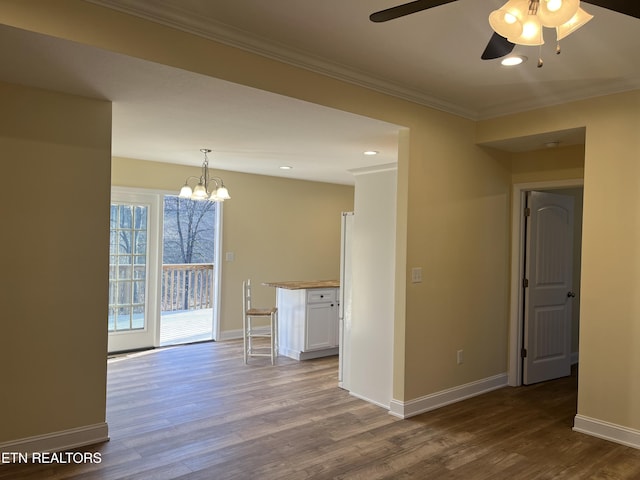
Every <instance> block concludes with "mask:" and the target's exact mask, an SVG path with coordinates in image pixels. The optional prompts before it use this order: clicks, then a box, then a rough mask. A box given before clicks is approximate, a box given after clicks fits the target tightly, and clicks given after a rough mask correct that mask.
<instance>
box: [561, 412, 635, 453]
mask: <svg viewBox="0 0 640 480" xmlns="http://www.w3.org/2000/svg"><path fill="white" fill-rule="evenodd" d="M573 430H574V431H575V432H580V433H584V434H586V435H591V436H592V437H598V438H602V439H604V440H609V441H610V442H615V443H620V444H622V445H626V446H627V447H633V448H637V449H640V430H634V429H633V428H628V427H623V426H622V425H616V424H615V423H609V422H605V421H603V420H598V419H596V418H590V417H586V416H584V415H576V416H575V418H574V423H573Z"/></svg>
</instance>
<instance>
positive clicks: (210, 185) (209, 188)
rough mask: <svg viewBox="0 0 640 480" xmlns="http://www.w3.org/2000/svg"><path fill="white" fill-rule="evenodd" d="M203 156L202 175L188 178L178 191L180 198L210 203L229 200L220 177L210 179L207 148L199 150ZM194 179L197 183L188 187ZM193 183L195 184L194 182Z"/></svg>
mask: <svg viewBox="0 0 640 480" xmlns="http://www.w3.org/2000/svg"><path fill="white" fill-rule="evenodd" d="M200 151H201V152H202V153H203V154H204V161H203V162H202V175H200V178H198V177H193V176H192V177H188V178H187V179H186V180H185V182H184V185H183V186H182V188H181V189H180V198H190V199H191V200H209V201H212V202H224V201H225V200H229V199H230V198H231V197H230V196H229V190H227V188H226V187H225V186H224V183H223V182H222V179H221V178H220V177H212V176H211V175H210V173H209V157H208V156H207V154H209V153H211V150H210V149H208V148H201V149H200ZM193 179H195V180H196V181H197V182H198V183H197V185H195V186H194V187H193V188H192V187H191V185H189V182H190V181H191V180H193ZM194 183H195V182H194Z"/></svg>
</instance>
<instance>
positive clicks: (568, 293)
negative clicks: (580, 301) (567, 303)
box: [567, 292, 576, 298]
mask: <svg viewBox="0 0 640 480" xmlns="http://www.w3.org/2000/svg"><path fill="white" fill-rule="evenodd" d="M575 296H576V294H575V292H567V297H568V298H573V297H575Z"/></svg>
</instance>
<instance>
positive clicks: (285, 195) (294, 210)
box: [112, 149, 353, 338]
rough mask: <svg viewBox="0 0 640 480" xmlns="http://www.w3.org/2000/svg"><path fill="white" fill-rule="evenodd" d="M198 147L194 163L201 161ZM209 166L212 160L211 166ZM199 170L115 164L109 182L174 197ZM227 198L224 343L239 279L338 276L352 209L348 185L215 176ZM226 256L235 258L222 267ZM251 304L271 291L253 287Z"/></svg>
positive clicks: (236, 305)
mask: <svg viewBox="0 0 640 480" xmlns="http://www.w3.org/2000/svg"><path fill="white" fill-rule="evenodd" d="M197 153H198V152H197V149H196V151H195V153H194V159H195V163H198V162H199V159H198V155H196V154H197ZM212 163H213V162H212ZM199 172H200V169H199V167H187V166H180V165H169V164H162V163H156V162H149V161H143V160H133V159H124V158H114V159H113V169H112V184H113V185H117V186H125V187H139V188H148V189H155V190H162V191H166V193H173V194H177V193H178V190H179V187H180V186H182V184H183V183H184V179H185V178H187V176H189V175H199ZM215 174H216V175H217V176H220V177H222V178H223V180H224V183H225V185H226V186H227V187H228V188H229V191H230V193H231V197H232V198H231V200H229V201H226V202H224V203H223V204H222V208H223V210H222V212H223V214H222V215H223V222H224V225H223V230H222V232H223V238H222V252H223V254H222V265H221V267H222V279H221V292H220V305H221V311H220V327H221V331H222V338H227V337H229V336H239V335H241V328H242V297H241V285H242V280H243V279H246V278H251V280H252V282H253V283H254V285H258V286H259V285H260V283H262V282H266V281H281V280H326V279H335V280H337V279H338V277H339V271H340V213H341V212H343V211H350V210H353V187H352V186H349V185H335V184H329V183H321V182H307V181H302V180H289V179H284V178H278V177H270V176H265V175H249V174H244V173H238V172H227V171H216V172H215ZM224 252H233V253H234V256H235V260H234V261H233V262H227V261H225V255H224ZM254 300H255V301H256V304H264V305H268V304H271V305H274V304H275V290H274V289H272V288H267V287H264V288H260V287H258V288H254Z"/></svg>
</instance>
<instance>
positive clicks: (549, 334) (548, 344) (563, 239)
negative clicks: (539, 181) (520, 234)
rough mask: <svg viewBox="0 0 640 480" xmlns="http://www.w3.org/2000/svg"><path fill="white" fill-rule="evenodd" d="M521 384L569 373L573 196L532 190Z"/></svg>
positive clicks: (528, 226) (528, 230)
mask: <svg viewBox="0 0 640 480" xmlns="http://www.w3.org/2000/svg"><path fill="white" fill-rule="evenodd" d="M527 205H528V208H529V211H530V215H529V216H528V218H527V243H526V250H527V252H526V265H525V272H526V279H525V289H524V291H525V293H524V299H525V310H524V351H523V355H524V356H525V358H524V361H523V381H524V383H525V384H527V385H528V384H532V383H537V382H542V381H546V380H551V379H554V378H560V377H564V376H567V375H570V374H571V308H572V303H573V298H574V296H575V295H574V293H573V285H572V283H573V281H572V262H573V252H572V250H573V221H574V218H573V217H574V215H573V198H572V197H569V196H565V195H557V194H552V193H547V192H529V194H528V203H527Z"/></svg>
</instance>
